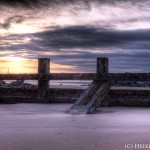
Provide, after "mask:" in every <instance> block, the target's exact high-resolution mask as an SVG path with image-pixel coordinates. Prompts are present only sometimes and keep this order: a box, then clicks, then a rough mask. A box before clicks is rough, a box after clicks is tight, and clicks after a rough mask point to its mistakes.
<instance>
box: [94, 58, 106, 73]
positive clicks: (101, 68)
mask: <svg viewBox="0 0 150 150" xmlns="http://www.w3.org/2000/svg"><path fill="white" fill-rule="evenodd" d="M96 72H97V73H98V74H101V75H106V74H108V58H107V57H98V58H97V71H96Z"/></svg>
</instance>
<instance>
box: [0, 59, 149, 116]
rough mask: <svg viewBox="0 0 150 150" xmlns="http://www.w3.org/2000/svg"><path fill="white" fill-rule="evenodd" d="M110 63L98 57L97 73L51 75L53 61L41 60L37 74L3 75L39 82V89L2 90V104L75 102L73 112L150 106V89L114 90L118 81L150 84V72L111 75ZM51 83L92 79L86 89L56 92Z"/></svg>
mask: <svg viewBox="0 0 150 150" xmlns="http://www.w3.org/2000/svg"><path fill="white" fill-rule="evenodd" d="M108 64H109V60H108V58H106V57H99V58H97V65H96V68H97V70H96V73H50V59H48V58H39V59H38V73H37V74H0V80H38V87H37V88H35V89H25V88H3V87H1V88H0V103H16V102H26V103H27V102H29V103H35V102H36V103H52V102H74V105H73V106H72V107H71V109H70V110H69V112H70V113H77V114H78V113H94V112H95V111H96V108H97V107H100V106H112V105H127V106H128V105H129V106H150V90H144V89H138V90H133V89H130V90H124V89H121V90H120V89H112V88H111V83H112V82H113V83H115V82H117V81H150V73H109V67H108V66H109V65H108ZM50 80H92V81H93V82H92V83H91V84H90V85H89V87H88V88H87V89H86V90H83V89H52V88H51V87H50V88H49V81H50Z"/></svg>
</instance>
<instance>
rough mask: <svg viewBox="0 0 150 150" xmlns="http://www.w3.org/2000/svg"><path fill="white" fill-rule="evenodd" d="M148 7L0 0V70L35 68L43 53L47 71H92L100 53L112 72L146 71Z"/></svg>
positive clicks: (109, 0) (107, 1)
mask: <svg viewBox="0 0 150 150" xmlns="http://www.w3.org/2000/svg"><path fill="white" fill-rule="evenodd" d="M149 7H150V2H149V1H140V0H137V1H120V0H103V1H99V0H94V1H82V0H79V1H74V0H73V1H71V0H68V1H64V0H61V1H57V2H55V0H54V1H51V0H47V1H41V0H34V1H30V0H25V1H23V0H15V1H9V0H5V2H4V1H0V73H8V72H9V73H36V72H37V63H35V62H37V60H38V58H44V57H45V58H50V59H51V71H52V72H81V71H82V72H95V64H96V63H95V60H96V58H97V57H100V56H102V57H109V59H110V61H111V67H110V68H111V70H110V71H112V72H132V71H134V72H149V71H150V70H149V66H150V61H149V58H150V51H149V47H150V43H149V41H150V23H149V19H150V13H149ZM139 10H140V11H139ZM33 60H34V61H33ZM132 62H134V63H132Z"/></svg>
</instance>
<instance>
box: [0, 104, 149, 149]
mask: <svg viewBox="0 0 150 150" xmlns="http://www.w3.org/2000/svg"><path fill="white" fill-rule="evenodd" d="M70 106H71V105H70V104H49V105H44V104H12V105H0V150H124V149H125V144H133V145H134V144H138V143H142V144H150V140H149V138H150V109H149V108H134V107H133V108H128V107H110V108H101V109H99V110H98V111H97V113H96V114H92V115H70V114H67V113H66V112H65V111H66V110H68V109H69V108H70ZM132 149H135V148H134V147H133V148H132Z"/></svg>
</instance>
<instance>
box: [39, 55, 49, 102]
mask: <svg viewBox="0 0 150 150" xmlns="http://www.w3.org/2000/svg"><path fill="white" fill-rule="evenodd" d="M49 70H50V59H49V58H39V59H38V74H39V76H42V75H44V74H49ZM38 88H39V95H38V100H39V103H49V99H48V96H47V95H48V90H49V80H48V79H47V78H46V79H45V78H41V79H39V80H38Z"/></svg>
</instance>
